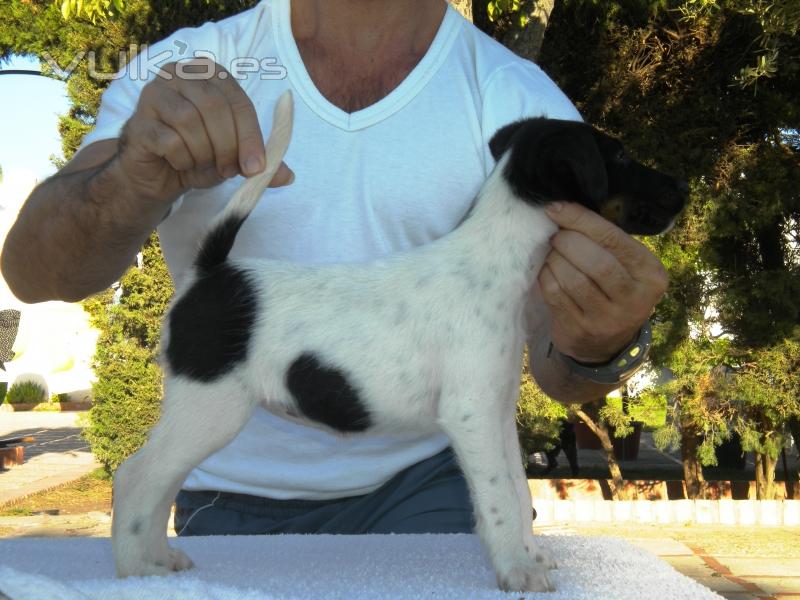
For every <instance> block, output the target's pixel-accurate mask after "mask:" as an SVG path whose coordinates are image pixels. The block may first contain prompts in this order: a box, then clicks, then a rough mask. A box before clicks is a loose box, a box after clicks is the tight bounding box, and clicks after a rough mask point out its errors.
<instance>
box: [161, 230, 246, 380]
mask: <svg viewBox="0 0 800 600" xmlns="http://www.w3.org/2000/svg"><path fill="white" fill-rule="evenodd" d="M207 245H208V244H206V246H207ZM199 261H200V258H198V262H199ZM223 261H224V258H223ZM257 304H258V302H257V294H256V289H255V285H254V284H253V283H252V282H251V281H250V280H249V278H248V276H247V272H246V271H244V270H242V269H237V268H235V267H232V266H230V265H229V264H227V263H225V264H222V265H221V266H218V267H216V268H213V269H210V270H206V271H205V272H203V271H201V272H200V273H199V279H198V280H197V281H196V282H195V283H194V285H193V286H192V287H191V288H190V289H189V290H188V291H187V292H186V293H185V294H184V295H183V297H182V298H181V299H180V300H179V301H178V302H177V303H176V304H175V306H174V307H173V308H172V310H171V311H170V313H169V343H168V345H167V350H166V357H167V360H168V361H169V366H170V368H171V369H172V371H173V372H174V373H175V374H177V375H184V376H186V377H189V378H191V379H196V380H199V381H203V382H206V383H208V382H211V381H214V380H215V379H217V378H219V377H221V376H223V375H225V373H227V372H229V371H230V370H231V369H233V368H234V367H235V366H236V365H237V364H239V363H241V362H243V361H244V360H245V359H246V358H247V351H248V347H249V342H250V335H251V332H252V330H253V323H254V321H255V316H256V311H257Z"/></svg>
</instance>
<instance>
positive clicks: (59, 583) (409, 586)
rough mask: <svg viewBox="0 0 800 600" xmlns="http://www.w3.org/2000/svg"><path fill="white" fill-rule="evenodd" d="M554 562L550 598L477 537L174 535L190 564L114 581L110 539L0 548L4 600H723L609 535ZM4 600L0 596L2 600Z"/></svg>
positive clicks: (576, 539)
mask: <svg viewBox="0 0 800 600" xmlns="http://www.w3.org/2000/svg"><path fill="white" fill-rule="evenodd" d="M538 539H539V540H540V542H541V543H542V544H543V545H544V546H546V547H548V548H549V549H550V550H551V551H552V552H553V554H554V556H555V558H556V560H557V561H558V563H559V569H558V570H555V571H552V572H551V573H552V581H553V583H554V584H555V586H556V589H557V591H556V592H555V593H552V594H520V593H511V594H505V593H502V592H500V591H499V590H498V589H497V588H496V586H495V577H494V573H493V572H492V570H491V568H490V566H489V563H488V559H487V555H486V553H485V551H484V549H483V547H482V545H481V544H480V542H479V540H478V539H477V537H475V536H473V535H363V536H361V535H359V536H331V535H314V536H312V535H281V536H263V537H262V536H226V537H191V538H177V539H175V538H173V539H170V543H172V544H175V545H177V546H179V547H181V548H182V549H184V550H185V551H186V552H188V554H189V556H190V557H191V558H192V559H193V560H194V562H195V565H196V567H195V568H194V569H192V570H191V571H186V572H183V573H178V574H175V575H171V576H168V577H144V578H129V579H125V580H118V579H115V578H114V574H113V561H112V556H111V541H110V540H109V539H108V538H11V539H3V540H0V557H2V558H0V591H1V592H2V594H0V598H3V600H5V597H8V598H11V599H12V600H54V599H58V600H79V599H80V600H86V599H87V598H91V599H97V600H101V599H103V600H105V599H107V598H114V600H133V599H140V598H147V599H150V598H158V599H159V600H168V599H169V600H172V599H176V600H198V599H214V600H228V599H230V600H256V599H259V600H264V599H271V598H280V599H284V598H290V599H306V598H309V599H314V600H320V599H327V598H336V599H342V600H361V599H364V600H376V599H380V600H383V599H390V598H392V599H394V598H409V599H412V598H413V599H418V598H432V599H451V600H473V599H475V600H479V599H483V598H487V599H488V598H495V599H500V598H506V599H513V600H519V599H521V598H526V599H527V598H542V599H547V600H599V599H600V598H613V599H614V600H621V599H627V598H631V599H634V598H636V599H640V598H655V597H657V598H659V600H671V599H676V600H677V599H686V600H690V599H691V600H705V599H717V600H719V598H721V597H720V596H718V595H717V594H715V593H714V592H712V591H710V590H709V589H707V588H705V587H703V586H702V585H700V584H698V583H697V582H695V581H694V580H692V579H689V578H688V577H685V576H684V575H681V574H680V573H678V572H677V571H676V570H675V569H673V568H672V567H671V566H669V565H668V564H667V563H665V562H663V561H662V560H660V559H659V558H657V557H656V556H654V555H652V554H650V553H648V552H645V551H643V550H640V549H638V548H635V547H633V546H631V545H630V544H629V543H628V542H626V541H623V540H620V539H616V538H589V537H580V536H539V537H538ZM3 594H5V597H4V596H3Z"/></svg>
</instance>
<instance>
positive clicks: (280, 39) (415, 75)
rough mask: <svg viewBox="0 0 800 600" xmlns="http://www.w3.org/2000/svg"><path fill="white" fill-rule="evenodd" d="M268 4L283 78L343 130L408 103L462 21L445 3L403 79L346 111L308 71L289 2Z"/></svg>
mask: <svg viewBox="0 0 800 600" xmlns="http://www.w3.org/2000/svg"><path fill="white" fill-rule="evenodd" d="M270 4H271V6H272V8H273V11H274V12H273V19H272V22H273V35H274V36H275V41H276V43H277V46H278V50H279V52H280V56H281V62H282V63H283V66H284V67H286V70H287V77H288V78H289V80H290V81H291V83H292V85H293V86H294V89H295V91H296V92H297V94H298V95H299V96H300V97H301V98H302V100H303V101H304V102H305V103H306V104H307V105H308V106H309V108H311V110H313V111H314V112H315V113H316V114H317V115H318V116H319V117H320V118H322V119H324V120H325V121H327V122H329V123H330V124H332V125H335V126H336V127H339V128H340V129H344V130H345V131H356V130H358V129H364V128H366V127H370V126H371V125H374V124H375V123H378V122H380V121H382V120H384V119H386V118H387V117H389V116H391V115H392V114H394V113H396V112H397V111H399V110H400V109H401V108H403V107H404V106H405V105H406V104H408V103H409V102H410V101H411V100H412V99H413V98H414V97H415V96H416V95H417V94H418V93H419V92H420V90H421V89H422V88H423V87H424V86H425V84H427V83H428V81H429V80H430V79H431V77H433V75H434V74H435V73H436V71H437V70H438V69H439V67H440V66H441V65H442V63H443V62H444V60H445V58H447V54H448V52H449V50H450V48H451V46H452V44H453V41H454V40H455V38H456V35H457V34H458V32H459V30H460V28H461V26H462V24H463V23H462V22H463V18H462V17H461V15H459V14H458V12H457V11H456V10H455V9H453V7H451V6H450V5H449V4H448V5H447V10H446V11H445V14H444V17H443V18H442V22H441V24H440V25H439V30H438V31H437V32H436V36H435V37H434V38H433V41H432V42H431V45H430V48H428V51H427V52H426V53H425V55H424V56H423V57H422V60H420V61H419V63H417V65H416V66H415V67H414V68H413V69H412V70H411V72H410V73H409V74H408V75H407V76H406V78H405V79H403V81H401V82H400V84H399V85H398V86H397V87H396V88H394V89H393V90H392V91H391V92H389V94H388V95H387V96H385V97H384V98H381V99H380V100H378V101H377V102H375V103H374V104H371V105H369V106H367V107H365V108H363V109H361V110H357V111H355V112H353V113H348V112H345V111H344V110H342V109H341V108H339V107H338V106H336V105H335V104H333V103H332V102H330V101H329V100H328V99H327V98H325V96H323V95H322V94H321V93H320V91H319V90H318V89H317V86H316V85H314V82H313V80H312V79H311V76H310V75H309V74H308V70H307V69H306V66H305V64H304V63H303V59H302V57H301V56H300V51H299V49H298V48H297V43H296V42H295V39H294V35H293V34H292V20H291V1H290V0H273V1H272V2H270Z"/></svg>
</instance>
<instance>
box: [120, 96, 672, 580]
mask: <svg viewBox="0 0 800 600" xmlns="http://www.w3.org/2000/svg"><path fill="white" fill-rule="evenodd" d="M291 122H292V101H291V96H290V95H289V94H288V93H287V94H285V95H284V96H282V97H281V99H280V100H279V101H278V104H277V106H276V110H275V118H274V123H273V129H272V133H271V135H270V138H269V141H268V144H267V168H266V169H265V170H264V172H263V173H261V174H260V175H257V176H256V177H253V178H251V179H249V180H247V181H246V182H245V183H244V184H243V186H242V187H241V188H240V189H239V190H238V191H237V192H236V194H235V195H234V197H233V198H232V200H231V201H230V202H229V204H228V205H227V206H226V208H225V209H224V210H223V211H222V213H221V214H220V215H219V216H218V217H217V218H216V220H215V221H214V222H213V223H212V225H211V228H210V231H209V233H208V234H207V235H206V237H205V239H203V240H202V244H201V248H200V251H199V253H198V255H197V258H196V261H195V263H194V268H193V272H192V273H191V275H190V276H188V277H187V279H186V281H185V282H184V283H183V285H182V287H181V289H180V290H178V291H177V292H176V294H175V299H174V300H173V303H172V305H171V308H170V310H169V313H168V315H167V317H166V322H165V325H164V335H163V342H162V343H163V352H162V359H163V369H164V374H165V381H164V400H163V406H162V410H161V419H160V421H159V422H158V424H157V425H156V426H155V427H154V428H153V430H152V431H151V433H150V436H149V440H148V441H147V443H146V444H145V445H144V447H143V448H142V449H141V450H139V451H138V452H137V453H136V454H134V455H133V456H131V457H130V458H129V459H128V460H127V461H126V462H125V463H124V464H123V465H122V466H120V468H119V469H118V471H117V473H116V476H115V479H114V518H113V548H114V555H115V560H116V567H117V572H118V575H120V576H129V575H153V574H164V573H169V572H171V571H175V570H180V569H186V568H189V567H191V566H192V563H191V561H190V560H189V559H188V557H186V556H185V555H184V554H183V553H182V552H180V551H179V550H177V549H173V548H170V547H169V546H168V544H167V537H166V524H167V520H168V517H169V511H170V506H171V503H172V501H173V499H174V497H175V495H176V493H177V492H178V489H179V487H180V485H181V484H182V483H183V481H184V479H185V478H186V476H187V474H188V473H189V471H190V470H191V469H192V468H193V467H195V466H196V465H197V464H198V463H200V462H201V461H202V460H203V459H205V458H206V457H207V456H208V455H209V454H211V453H212V452H214V451H216V450H218V449H220V448H221V447H223V446H224V445H225V444H227V443H228V442H229V441H230V440H231V439H232V438H233V437H234V436H235V435H236V434H237V433H238V432H239V430H240V429H241V428H242V426H243V425H244V424H245V422H246V421H247V420H248V418H249V417H250V416H251V414H252V412H253V410H254V409H255V408H256V407H257V406H259V405H260V406H264V407H266V408H267V409H271V410H277V411H281V412H289V413H291V414H295V415H299V416H303V417H305V418H307V419H308V420H309V422H314V423H316V424H318V425H319V426H325V427H329V428H332V429H334V430H336V431H339V432H342V433H343V434H357V433H358V432H365V431H370V432H378V431H393V432H394V431H398V430H400V429H411V430H414V431H424V430H440V431H444V432H445V433H446V434H447V435H448V436H449V438H450V440H451V441H452V446H453V448H454V450H455V453H456V455H457V457H458V461H459V463H460V465H461V467H462V469H463V471H464V474H465V476H466V479H467V482H468V484H469V489H470V493H471V497H472V501H473V504H474V507H475V521H476V531H477V533H478V535H479V536H480V538H481V539H482V540H483V542H484V543H485V545H486V547H487V549H488V551H489V555H490V557H491V561H492V564H493V566H494V569H495V572H496V574H497V581H498V584H499V586H500V587H501V588H502V589H504V590H530V591H540V590H547V589H551V585H550V582H549V581H548V577H547V568H548V567H551V566H553V565H552V561H551V560H550V558H549V557H547V556H546V555H545V553H543V552H542V551H541V550H540V549H539V548H537V544H536V543H535V541H534V538H533V534H532V528H531V497H530V493H529V490H528V485H527V481H526V478H525V473H524V472H523V468H522V463H521V454H520V448H519V443H518V441H517V432H516V421H515V402H516V399H517V395H518V388H519V373H520V363H521V357H522V351H523V345H524V344H525V340H526V324H525V322H524V317H523V309H524V305H525V302H526V299H527V298H528V293H529V291H530V289H531V287H532V286H533V285H534V282H535V281H536V277H537V273H538V272H539V269H540V267H541V265H542V263H543V261H544V258H545V256H546V254H547V252H548V247H549V246H548V239H549V237H550V236H551V235H552V234H553V233H554V232H555V231H556V229H557V227H556V226H555V225H554V224H553V222H552V221H551V220H550V219H549V218H548V217H547V215H546V214H545V211H544V208H543V205H544V204H545V203H546V202H548V201H551V200H556V199H569V200H573V201H577V202H581V203H582V204H584V205H586V206H588V207H590V208H592V209H594V210H596V211H598V212H601V213H603V214H606V215H608V216H609V217H611V218H613V219H614V220H615V221H616V222H617V223H619V224H620V225H621V226H622V227H623V228H624V229H625V230H626V231H628V232H631V233H643V234H652V233H657V232H660V231H663V230H665V229H667V228H668V227H669V226H670V225H671V223H672V222H673V221H674V219H675V216H676V215H677V214H678V212H679V211H680V210H681V208H682V207H683V204H684V197H685V193H684V190H682V189H681V186H680V185H679V184H678V183H676V182H675V180H673V179H671V178H669V177H666V176H663V175H661V174H658V173H656V172H655V171H652V170H650V169H647V168H645V167H643V166H641V165H639V164H637V163H634V162H633V161H631V160H630V159H629V158H628V157H627V156H626V155H625V153H624V152H623V150H622V147H621V146H620V145H619V144H618V143H617V142H616V141H614V140H612V139H611V138H609V137H607V136H605V135H603V134H601V133H599V132H598V131H596V130H594V129H593V128H592V127H590V126H588V125H585V124H581V123H575V122H568V121H552V120H546V119H532V120H525V121H520V122H518V123H514V124H512V125H509V126H507V127H505V128H503V129H502V130H500V131H499V132H498V133H497V135H496V136H495V137H494V139H493V140H492V142H491V151H492V153H493V154H494V157H495V158H496V159H497V161H498V163H497V166H496V168H495V169H494V171H493V172H492V174H491V176H490V177H489V178H488V180H487V181H486V183H485V185H484V186H483V187H482V189H481V191H480V193H479V195H478V197H477V198H476V200H475V203H474V206H473V207H472V209H471V211H470V213H469V215H468V216H467V217H466V218H465V220H464V221H463V222H462V223H461V224H460V225H459V227H458V228H457V229H455V230H454V231H453V232H451V233H450V234H448V235H446V236H444V237H443V238H441V239H439V240H437V241H435V242H433V243H431V244H428V245H425V246H423V247H420V248H417V249H415V250H413V251H411V252H406V253H402V254H397V255H392V256H388V257H386V258H383V259H380V260H375V261H373V262H370V263H366V264H342V265H330V266H316V267H310V266H302V265H296V264H289V263H285V262H278V261H272V260H259V259H233V258H230V257H229V256H228V253H229V251H230V249H231V246H232V245H233V242H234V239H235V237H236V234H237V231H238V229H239V227H240V225H241V224H242V222H243V221H244V220H245V219H246V218H247V216H248V214H249V212H250V211H251V210H252V208H253V206H254V205H255V204H256V202H258V200H259V198H260V197H261V196H262V194H263V192H264V190H265V188H266V186H267V184H268V182H269V181H270V180H271V178H272V176H273V175H274V173H275V171H276V170H277V168H278V165H279V164H280V162H281V159H282V158H283V155H284V153H285V151H286V148H287V146H288V143H289V138H290V134H291Z"/></svg>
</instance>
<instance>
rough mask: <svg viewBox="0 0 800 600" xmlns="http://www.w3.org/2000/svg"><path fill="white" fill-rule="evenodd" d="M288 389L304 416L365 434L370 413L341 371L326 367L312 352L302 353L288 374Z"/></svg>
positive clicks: (330, 425)
mask: <svg viewBox="0 0 800 600" xmlns="http://www.w3.org/2000/svg"><path fill="white" fill-rule="evenodd" d="M286 387H287V388H288V390H289V392H290V393H291V394H292V396H293V397H294V399H295V400H296V401H297V406H298V407H299V408H300V410H301V411H302V412H303V414H304V415H305V416H306V417H308V418H309V419H312V420H314V421H319V422H320V423H324V424H325V425H327V426H328V427H331V428H332V429H336V430H338V431H364V430H365V429H367V428H368V427H369V426H370V418H369V413H367V411H366V408H365V407H364V403H363V402H362V401H361V399H360V398H359V396H358V393H357V392H356V390H355V389H354V388H353V386H352V385H350V383H349V382H348V380H347V377H346V376H345V374H344V373H342V372H341V371H339V370H338V369H334V368H330V367H326V366H323V365H322V363H321V362H320V361H319V359H318V358H317V357H316V356H315V355H314V354H312V353H310V352H306V353H303V354H301V355H300V356H299V357H298V358H297V359H296V360H295V361H294V362H293V363H292V364H291V366H290V367H289V369H288V370H287V371H286Z"/></svg>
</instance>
